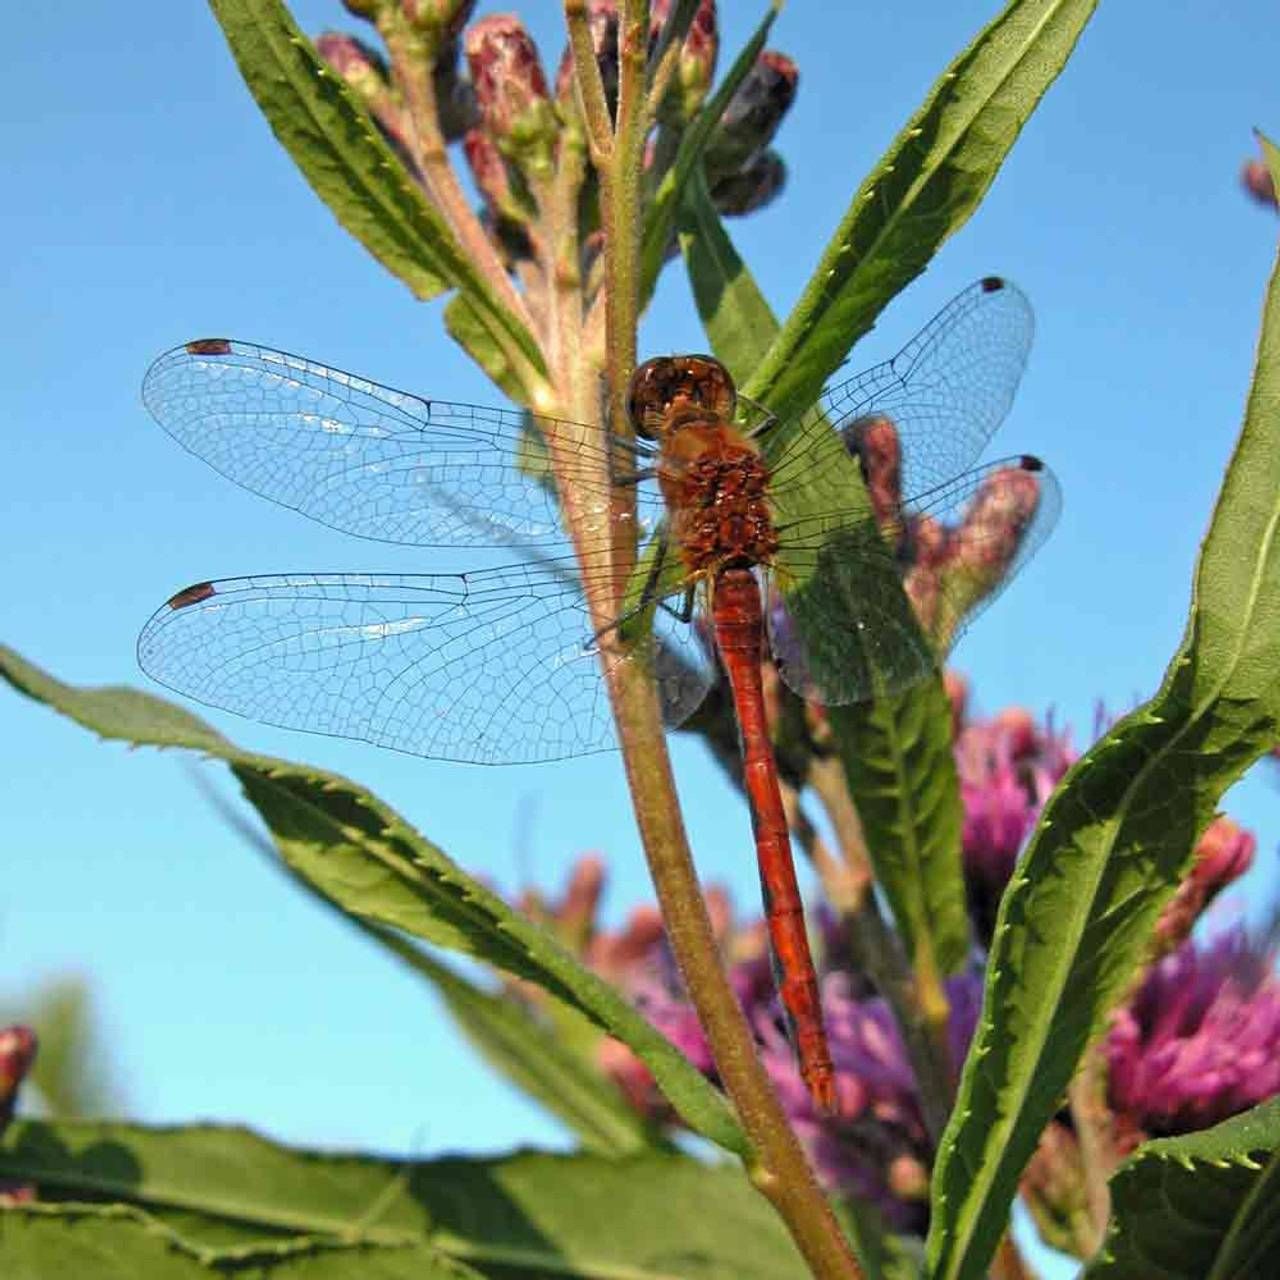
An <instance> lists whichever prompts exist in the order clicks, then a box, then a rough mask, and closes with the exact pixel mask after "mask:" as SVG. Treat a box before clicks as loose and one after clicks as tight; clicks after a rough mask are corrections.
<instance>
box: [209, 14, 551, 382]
mask: <svg viewBox="0 0 1280 1280" xmlns="http://www.w3.org/2000/svg"><path fill="white" fill-rule="evenodd" d="M210 5H211V7H212V8H213V12H214V16H215V17H216V18H217V20H218V23H219V25H220V26H221V27H222V31H223V34H224V35H225V36H226V38H227V43H228V44H229V45H230V46H231V52H232V53H233V54H234V55H235V59H236V63H237V64H238V65H239V68H240V73H241V75H243V76H244V79H245V83H246V84H247V85H248V86H249V90H250V92H252V94H253V96H254V98H255V99H256V100H257V103H258V106H259V107H260V108H261V109H262V113H263V115H265V116H266V117H267V121H268V123H269V124H270V125H271V128H272V131H273V132H274V133H275V135H276V137H277V138H278V139H279V140H280V143H281V145H282V146H283V147H284V148H285V150H286V151H288V153H289V154H290V155H291V156H292V157H293V160H294V163H295V164H296V165H297V166H298V168H299V169H300V170H301V171H302V174H303V176H304V177H305V178H306V179H307V181H308V182H309V183H310V184H311V187H312V189H313V190H314V191H315V193H316V194H317V195H318V196H319V197H320V198H321V199H322V200H323V201H324V202H325V204H327V205H328V206H329V209H330V211H331V212H332V213H333V214H334V216H335V217H336V218H337V219H338V221H339V222H340V223H341V224H342V225H343V227H344V228H346V230H347V231H349V232H350V233H351V234H352V235H353V236H355V238H356V239H357V240H359V241H360V243H361V244H363V245H364V247H365V248H366V249H368V250H369V252H370V253H371V254H373V256H374V257H375V258H377V259H378V261H379V262H381V263H382V265H383V266H384V267H386V268H387V270H388V271H390V272H391V273H392V274H393V275H395V276H398V277H399V278H400V279H401V280H403V281H404V283H405V284H407V285H408V286H409V288H410V289H412V290H413V292H414V293H415V294H417V296H418V297H420V298H433V297H435V296H436V295H437V294H440V293H443V292H444V291H445V290H446V289H448V288H451V287H452V288H456V289H458V290H459V291H460V294H459V298H460V299H465V301H459V302H458V303H457V307H456V309H455V310H454V312H453V316H454V320H453V323H454V324H455V325H456V324H460V323H463V322H462V321H461V320H460V316H462V315H463V314H465V316H466V320H465V324H464V328H465V330H466V332H467V333H468V335H469V338H470V340H471V341H473V342H475V343H477V345H479V346H480V348H481V349H482V350H483V351H485V352H486V353H487V358H488V361H489V363H486V361H485V360H483V359H481V360H480V363H481V364H482V366H483V367H484V368H485V369H486V371H488V370H489V367H490V363H492V362H494V361H496V360H497V359H498V358H499V357H500V358H501V360H502V362H503V363H504V364H505V366H506V367H507V369H508V370H509V371H510V370H518V371H519V376H518V377H517V376H516V374H515V373H512V372H508V374H507V375H506V376H505V378H504V379H500V380H499V381H500V385H501V386H502V387H503V389H504V390H506V391H508V394H513V392H512V391H511V388H512V387H518V388H520V390H521V394H520V395H519V396H518V397H517V398H518V399H521V400H527V399H528V396H529V391H530V389H531V388H532V387H533V386H534V385H535V384H536V382H537V380H538V379H539V378H542V377H544V376H545V374H546V368H545V365H544V364H543V360H542V353H541V351H540V350H539V348H538V344H537V343H536V342H535V341H534V339H533V337H532V335H531V334H530V333H529V331H528V330H527V329H526V328H525V326H524V324H523V323H522V322H521V321H520V320H519V319H518V318H517V317H516V316H515V315H513V314H512V313H511V312H510V311H509V310H508V309H507V306H506V304H505V303H503V302H502V301H501V300H500V299H499V298H498V297H497V295H496V294H495V293H494V291H493V289H492V287H491V286H490V284H489V282H488V281H487V280H486V279H485V278H484V277H483V276H482V275H481V273H480V272H479V270H478V269H477V268H476V266H475V264H474V263H472V262H471V260H470V259H469V258H468V257H467V255H466V254H465V253H464V252H463V250H462V248H461V246H460V245H459V244H458V242H457V240H456V239H455V238H454V235H453V232H452V231H451V230H450V228H449V226H448V224H447V223H446V222H445V220H444V218H443V217H442V216H441V214H440V213H439V211H438V210H437V209H436V208H435V206H434V205H432V204H431V202H430V201H429V200H428V199H427V197H426V196H425V195H424V194H423V192H422V191H421V189H420V188H419V187H418V185H417V184H416V183H415V182H414V181H413V179H412V178H411V177H410V176H409V174H408V172H407V171H406V170H405V168H404V165H403V164H401V162H400V160H399V158H398V157H397V156H396V155H395V153H394V152H393V151H392V150H391V148H390V147H389V146H388V145H387V143H386V142H385V141H384V140H383V138H382V135H381V134H380V133H379V132H378V129H377V127H376V125H375V124H374V122H373V120H372V118H371V117H370V116H369V115H368V113H367V112H366V111H365V109H364V107H363V106H361V105H360V103H359V102H358V101H357V100H356V98H355V97H354V95H353V94H352V93H351V92H350V90H348V88H347V87H346V85H345V84H344V83H343V82H342V80H341V78H340V77H339V76H338V75H336V74H335V73H334V72H333V71H332V70H331V68H330V67H329V66H328V64H327V63H325V61H324V60H323V59H322V58H321V57H320V56H319V54H317V53H316V51H315V49H314V47H313V46H312V44H311V42H310V41H309V40H308V39H307V38H306V36H305V35H303V34H302V32H301V31H299V30H298V28H297V26H296V25H295V23H294V21H293V19H292V17H291V16H290V14H289V11H288V9H286V8H285V6H284V5H283V4H282V3H280V0H210ZM452 331H453V330H452V329H451V332H452ZM481 334H483V335H485V340H484V341H483V342H481V341H480V337H479V335H481ZM464 345H467V343H464ZM467 349H468V350H471V346H469V345H467ZM477 359H480V357H479V356H477Z"/></svg>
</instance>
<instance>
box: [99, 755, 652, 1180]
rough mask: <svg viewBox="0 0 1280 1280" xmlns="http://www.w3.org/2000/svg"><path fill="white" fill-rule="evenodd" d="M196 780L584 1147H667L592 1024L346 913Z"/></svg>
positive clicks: (628, 1150) (248, 839) (604, 1151)
mask: <svg viewBox="0 0 1280 1280" xmlns="http://www.w3.org/2000/svg"><path fill="white" fill-rule="evenodd" d="M195 781H196V785H197V787H198V788H199V789H200V790H201V791H202V792H204V794H205V798H206V799H207V800H208V801H209V803H210V804H211V805H212V806H213V807H214V809H215V811H216V812H217V814H218V816H219V817H220V818H221V819H222V821H223V822H224V823H225V824H226V825H227V826H228V827H229V828H230V829H231V830H233V831H234V832H235V833H236V834H237V835H238V836H240V837H241V839H243V840H244V841H245V843H246V844H248V845H249V846H250V847H251V848H253V849H255V850H256V851H257V852H258V853H260V854H262V855H263V856H264V857H265V858H267V859H268V860H269V861H270V862H271V864H272V865H273V866H276V867H279V868H280V869H281V870H282V871H283V873H284V874H285V876H286V877H287V878H288V879H289V881H290V883H292V884H293V885H294V886H295V887H297V888H298V889H299V890H301V891H302V892H303V893H306V894H308V895H309V896H310V897H311V898H312V899H313V900H314V901H316V902H318V903H320V904H321V905H322V906H323V907H324V908H325V909H326V910H328V911H329V912H330V913H331V914H333V915H334V916H336V917H337V918H338V919H339V920H341V921H342V922H343V924H345V925H347V926H348V927H349V928H352V929H355V930H357V931H358V932H360V933H362V934H363V935H364V936H365V937H366V938H368V939H370V941H372V942H373V943H375V944H376V945H377V946H379V947H381V948H382V950H384V951H386V952H388V953H389V954H390V955H391V956H393V957H394V958H395V960H396V961H397V962H398V963H399V964H401V965H403V966H404V967H405V968H407V969H409V970H410V971H411V972H412V973H414V974H415V975H416V976H417V977H419V978H422V979H424V980H425V981H426V982H427V983H428V984H429V985H430V986H431V987H432V989H433V990H434V991H435V992H436V994H437V995H438V996H439V997H440V999H441V1000H442V1001H443V1002H444V1005H445V1008H446V1009H448V1011H449V1013H450V1014H452V1015H453V1019H454V1021H455V1022H456V1023H457V1024H458V1026H459V1027H460V1028H461V1029H462V1031H463V1032H464V1033H465V1034H466V1036H467V1038H468V1039H469V1040H470V1041H471V1043H472V1044H473V1045H474V1046H475V1048H476V1049H477V1050H478V1052H479V1053H480V1054H481V1055H482V1056H483V1057H484V1058H485V1060H486V1061H487V1062H488V1063H489V1065H490V1066H492V1067H493V1068H494V1070H495V1071H497V1072H499V1073H500V1074H501V1075H503V1076H505V1077H506V1078H507V1079H508V1080H509V1081H510V1082H511V1083H512V1084H513V1085H515V1086H516V1087H517V1088H519V1089H522V1090H523V1091H524V1092H525V1093H526V1094H527V1095H528V1096H529V1097H530V1098H532V1099H533V1100H534V1101H536V1102H539V1103H541V1104H542V1105H543V1106H544V1107H546V1109H547V1110H548V1111H549V1112H550V1113H551V1114H552V1115H554V1116H555V1117H556V1118H557V1119H559V1120H560V1121H561V1122H562V1123H563V1124H564V1125H565V1126H566V1127H567V1128H568V1129H569V1130H570V1132H572V1133H575V1134H576V1135H577V1136H578V1137H579V1138H580V1139H581V1140H582V1143H583V1146H584V1147H585V1149H586V1150H588V1151H594V1152H596V1153H598V1154H600V1155H614V1156H620V1155H631V1154H633V1153H634V1152H637V1151H646V1150H652V1149H659V1150H667V1149H668V1146H667V1143H666V1142H665V1140H664V1139H663V1138H662V1136H661V1134H660V1133H658V1132H657V1131H656V1130H651V1129H650V1127H649V1126H648V1125H646V1123H645V1121H644V1120H643V1119H642V1118H641V1116H640V1115H638V1114H637V1113H636V1111H635V1110H633V1109H632V1108H631V1107H630V1106H628V1105H627V1103H626V1102H625V1101H624V1099H623V1098H622V1096H621V1095H620V1094H619V1092H618V1090H617V1089H616V1088H615V1087H614V1086H613V1084H612V1083H611V1082H610V1081H609V1080H608V1079H607V1078H606V1077H605V1076H604V1075H603V1073H602V1072H601V1071H600V1070H599V1069H598V1068H597V1067H596V1066H595V1065H594V1063H593V1062H592V1061H591V1060H590V1059H589V1058H588V1057H587V1056H586V1055H587V1054H589V1053H591V1052H593V1051H594V1049H595V1048H596V1047H597V1046H598V1045H599V1044H600V1041H601V1038H602V1033H601V1032H600V1030H599V1029H598V1028H597V1027H596V1026H595V1024H594V1023H591V1022H589V1021H588V1020H587V1019H586V1018H584V1017H583V1016H582V1015H581V1014H580V1013H578V1012H577V1011H576V1010H574V1009H572V1008H570V1007H569V1006H568V1005H566V1004H563V1003H562V1002H560V1001H558V1000H555V999H554V998H553V997H551V996H546V997H545V1001H546V1003H547V1005H548V1010H547V1012H548V1016H547V1017H546V1018H545V1020H543V1021H539V1020H538V1018H537V1017H535V1016H534V1014H533V1013H532V1012H530V1011H529V1010H528V1009H526V1008H525V1007H524V1006H523V1005H522V1004H520V1003H518V1002H517V1000H516V998H515V997H514V996H512V995H505V994H502V993H494V992H490V991H486V990H484V989H483V988H482V987H479V986H477V985H476V984H475V983H473V982H471V981H469V980H468V979H466V978H464V977H463V976H462V975H461V974H459V973H457V972H455V971H454V970H453V969H451V968H450V967H449V966H448V965H445V964H441V963H440V961H438V960H437V959H435V957H434V956H432V955H429V954H428V953H427V952H425V951H424V950H423V949H422V947H421V946H419V945H418V944H417V943H415V942H414V941H413V940H412V939H410V938H406V937H404V935H403V934H400V933H397V932H396V931H395V930H394V929H389V928H387V927H386V926H385V925H381V924H375V923H373V922H372V921H370V920H365V919H363V918H362V917H361V916H357V915H350V914H348V913H347V912H346V911H344V910H343V909H342V906H341V905H340V904H339V903H338V902H336V901H335V900H334V899H333V898H330V897H329V896H328V895H326V894H324V893H322V892H321V891H320V889H319V888H318V887H317V885H316V884H314V883H313V882H312V881H310V880H307V879H305V878H304V877H302V876H300V875H299V874H298V873H297V872H295V871H294V870H293V869H292V868H291V867H290V866H289V865H288V863H287V862H283V861H281V860H279V859H277V856H276V847H275V845H273V844H272V843H271V841H270V840H269V839H268V838H267V836H266V835H264V834H263V833H262V832H261V831H259V830H257V829H256V828H255V827H254V826H253V825H252V824H251V823H250V822H249V821H248V820H247V819H246V818H245V817H244V816H243V815H242V814H241V813H240V811H239V810H238V809H236V808H234V807H233V806H232V805H231V804H229V803H228V802H225V801H224V800H223V798H222V796H221V795H220V794H219V793H218V792H217V791H215V790H214V789H213V788H212V787H209V786H207V784H205V783H203V782H202V780H201V779H200V778H199V777H197V778H196V779H195ZM566 1025H569V1026H572V1027H574V1028H575V1029H576V1030H577V1032H578V1034H577V1035H574V1036H565V1035H563V1034H561V1030H562V1028H563V1027H564V1026H566ZM584 1043H585V1049H584V1047H583V1046H584ZM81 1114H84V1113H81ZM96 1114H99V1115H102V1114H105V1113H104V1112H102V1111H99V1112H97V1113H96Z"/></svg>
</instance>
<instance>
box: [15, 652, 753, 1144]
mask: <svg viewBox="0 0 1280 1280" xmlns="http://www.w3.org/2000/svg"><path fill="white" fill-rule="evenodd" d="M0 676H3V677H4V678H5V679H6V680H8V681H9V683H10V684H12V685H13V686H14V687H15V688H17V689H19V690H20V691H21V692H23V693H25V694H27V695H28V696H29V697H31V698H34V699H36V700H37V701H39V702H44V703H47V704H48V705H50V706H52V707H53V708H54V709H55V710H58V711H60V712H62V713H63V714H64V715H67V716H70V717H71V718H72V719H73V720H76V721H77V722H78V723H80V724H82V725H85V726H86V727H88V728H90V729H94V730H96V731H97V732H98V733H100V734H102V735H103V736H104V737H108V738H117V739H123V740H125V741H128V742H133V743H137V744H140V745H149V746H171V747H184V748H188V749H191V750H195V751H202V752H205V753H207V754H209V755H211V756H215V757H217V758H218V759H220V760H224V761H226V762H227V764H229V765H230V766H231V769H232V771H233V772H234V774H235V775H236V777H237V779H238V780H239V781H240V783H241V785H242V786H243V788H244V791H245V794H246V795H247V796H248V798H249V800H250V801H251V802H252V803H253V805H254V806H255V807H256V808H257V809H258V811H259V813H260V814H261V815H262V817H263V820H264V821H265V822H266V824H267V826H268V828H269V829H270V830H271V833H272V836H273V838H274V839H275V842H276V845H277V847H278V848H279V850H280V853H281V856H282V857H283V858H284V859H285V861H286V862H287V864H288V865H289V867H290V868H291V869H292V870H293V871H294V872H295V873H297V874H298V875H300V876H302V877H303V878H304V879H306V880H308V881H310V882H311V883H312V884H314V885H315V886H316V888H317V890H318V891H319V892H320V893H322V894H324V895H325V896H326V897H329V898H331V899H333V900H334V901H335V902H337V903H339V904H340V905H341V907H342V908H343V910H345V911H348V912H350V913H351V914H353V915H356V916H359V917H361V918H362V919H365V920H369V921H372V922H374V923H376V924H382V925H390V926H391V927H393V928H396V929H402V930H403V931H404V932H406V933H410V934H412V935H414V936H415V937H418V938H422V939H423V940H425V941H427V942H431V943H435V944H436V945H438V946H442V947H448V948H450V949H451V950H454V951H460V952H462V953H464V954H466V955H471V956H475V957H476V958H477V959H480V960H485V961H488V963H490V964H493V965H496V966H497V967H498V968H500V969H503V970H505V971H506V972H508V973H511V974H514V975H516V976H517V977H522V978H527V979H528V980H529V981H531V982H534V983H537V984H538V985H539V986H541V987H543V988H544V989H546V990H547V991H549V992H550V993H551V994H552V995H554V996H556V997H558V998H559V999H561V1000H563V1001H564V1002H565V1003H567V1004H569V1005H570V1006H572V1007H574V1008H576V1009H578V1010H579V1011H580V1012H582V1013H584V1014H585V1015H586V1016H587V1017H588V1018H590V1019H591V1020H592V1021H593V1022H595V1023H596V1025H597V1026H599V1027H601V1028H602V1029H603V1030H605V1031H608V1032H609V1034H610V1035H613V1036H616V1037H617V1038H618V1039H619V1040H621V1041H623V1042H624V1043H625V1044H627V1045H629V1046H630V1047H631V1048H632V1049H633V1050H634V1051H635V1052H636V1054H637V1055H638V1056H639V1057H640V1058H642V1059H643V1060H644V1063H645V1065H646V1066H647V1067H648V1068H649V1070H650V1071H652V1072H653V1075H654V1078H655V1080H656V1081H657V1082H658V1086H659V1088H661V1089H662V1091H663V1093H664V1095H665V1096H666V1097H667V1098H668V1099H669V1100H670V1101H671V1103H672V1105H673V1106H674V1107H675V1108H676V1109H677V1110H678V1111H679V1112H680V1114H681V1116H682V1117H683V1118H684V1119H685V1121H686V1122H687V1123H688V1124H689V1125H690V1126H691V1127H692V1128H694V1129H696V1130H698V1131H699V1132H700V1133H702V1134H703V1135H704V1136H705V1137H707V1138H709V1139H710V1140H711V1141H713V1142H716V1143H718V1144H719V1145H720V1146H722V1147H725V1148H727V1149H728V1150H731V1151H734V1152H736V1153H738V1154H745V1153H746V1150H747V1148H746V1139H745V1138H744V1137H743V1135H742V1132H741V1130H740V1129H739V1128H738V1125H737V1123H736V1121H735V1120H734V1119H733V1117H732V1115H731V1113H730V1111H729V1109H728V1106H727V1105H726V1103H725V1101H724V1099H723V1097H722V1095H721V1094H720V1093H719V1092H718V1091H717V1090H715V1089H714V1088H713V1087H712V1085H711V1084H710V1083H709V1082H708V1081H707V1080H706V1079H705V1078H704V1077H703V1076H702V1075H701V1074H699V1072H698V1071H696V1070H695V1069H694V1068H693V1067H692V1066H691V1065H690V1064H689V1062H688V1060H687V1059H686V1058H685V1057H684V1055H683V1054H681V1053H680V1052H679V1050H677V1049H676V1048H674V1047H673V1046H672V1045H671V1044H670V1042H669V1041H668V1040H667V1039H666V1038H665V1037H664V1036H663V1035H661V1034H660V1033H659V1032H658V1031H656V1030H655V1029H654V1028H653V1026H652V1025H651V1024H650V1023H649V1022H648V1021H647V1020H646V1019H645V1018H644V1017H643V1016H642V1015H641V1014H639V1013H638V1012H637V1011H636V1010H635V1009H634V1008H632V1006H631V1005H630V1004H629V1003H628V1002H627V1001H626V1000H625V999H624V998H623V997H622V995H621V994H620V993H619V992H618V991H616V990H615V989H614V988H613V987H611V986H610V985H609V984H608V983H607V982H604V981H603V980H602V979H601V978H599V977H598V976H597V975H595V974H594V973H592V972H591V971H590V970H588V969H585V968H584V967H583V966H582V965H580V964H579V963H578V961H577V960H575V959H574V958H573V957H572V956H571V955H569V954H568V952H566V951H565V950H564V948H563V947H562V946H561V945H560V943H559V942H558V941H557V940H556V939H555V938H554V937H553V936H552V935H551V934H550V933H548V932H547V931H546V930H545V929H542V928H540V927H539V926H537V925H535V924H534V923H533V922H532V921H530V920H528V919H526V918H525V917H524V916H522V915H521V914H520V913H519V912H516V911H513V910H512V909H511V908H510V907H509V906H508V905H507V904H506V903H505V902H504V901H503V900H502V899H501V898H500V897H498V896H497V895H496V894H495V893H493V892H491V891H490V890H489V889H487V888H486V887H485V886H484V885H483V884H481V883H480V882H479V881H477V880H474V879H472V877H470V876H468V875H467V874H466V873H465V872H464V871H463V870H462V869H461V868H460V867H458V866H457V865H456V864H454V863H453V862H452V861H450V860H449V858H447V857H446V856H445V855H444V854H443V853H442V852H441V851H440V850H439V849H437V848H436V847H435V846H434V845H433V844H431V843H430V842H429V841H428V840H426V839H424V838H423V837H422V836H421V835H420V834H419V833H418V832H417V831H415V830H414V829H413V828H412V827H410V826H409V825H408V824H407V823H406V822H405V821H404V819H403V818H401V817H400V815H399V814H397V813H396V812H395V811H394V810H393V809H392V808H391V807H390V806H389V805H387V804H385V803H384V802H383V801H381V800H379V799H378V798H377V797H376V796H374V795H373V794H372V793H371V792H369V791H366V790H365V789H364V788H363V787H360V786H358V785H357V784H355V783H354V782H351V781H349V780H348V779H346V778H343V777H340V776H339V775H337V774H331V773H326V772H323V771H321V770H319V769H313V768H310V767H308V766H305V765H297V764H292V763H290V762H288V761H286V760H278V759H275V758H273V757H270V756H262V755H256V754H254V753H252V752H246V751H241V750H240V749H239V748H238V747H236V746H234V745H233V744H232V743H230V742H228V741H227V739H225V738H223V737H222V736H221V735H220V734H218V733H216V732H215V731H214V730H213V729H211V728H210V727H209V726H208V725H206V724H204V723H203V722H202V721H200V720H198V719H196V717H195V716H193V715H191V714H190V713H189V712H186V711H184V710H182V709H181V708H179V707H176V706H173V705H172V704H170V703H167V702H165V701H164V700H163V699H160V698H154V697H152V696H151V695H149V694H144V693H141V692H139V691H137V690H134V689H121V688H103V689H78V688H75V687H74V686H71V685H65V684H62V683H61V682H60V681H58V680H55V679H54V678H53V677H52V676H50V675H48V674H46V673H45V672H43V671H41V670H40V669H39V668H38V667H36V666H34V665H33V664H31V663H29V662H26V661H25V660H24V659H22V658H21V657H19V656H18V655H17V654H16V653H14V652H13V651H12V650H11V649H7V648H5V647H4V646H3V645H0Z"/></svg>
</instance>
